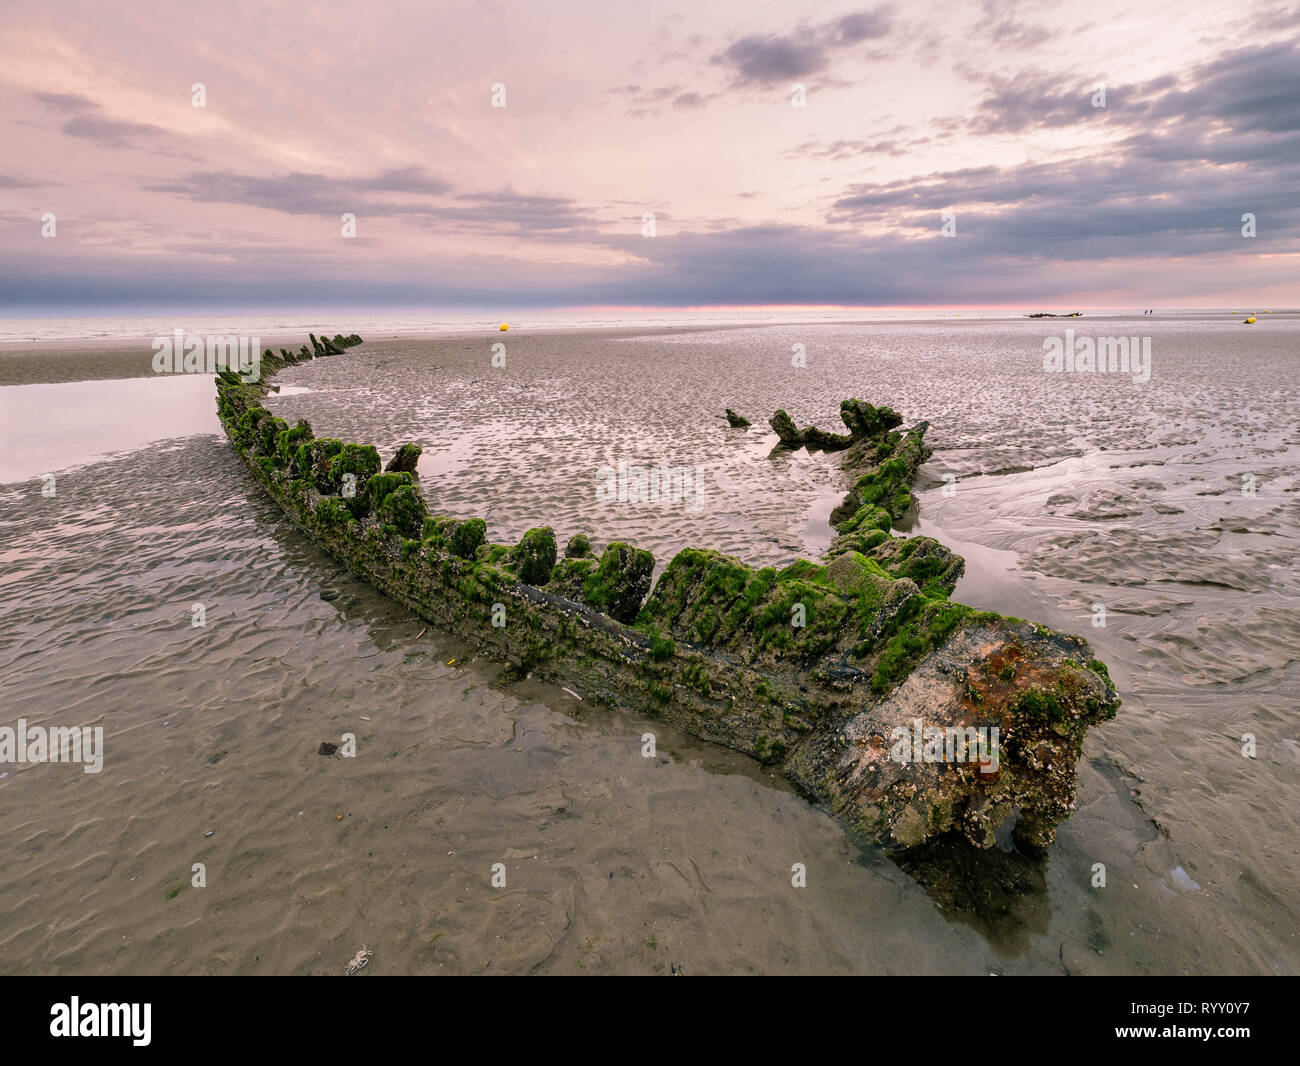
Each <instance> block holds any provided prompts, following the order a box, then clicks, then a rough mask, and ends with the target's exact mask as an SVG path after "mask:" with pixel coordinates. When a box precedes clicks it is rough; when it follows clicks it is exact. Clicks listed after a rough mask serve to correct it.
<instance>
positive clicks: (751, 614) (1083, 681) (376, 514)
mask: <svg viewBox="0 0 1300 1066" xmlns="http://www.w3.org/2000/svg"><path fill="white" fill-rule="evenodd" d="M313 340H314V338H313ZM348 342H349V343H359V340H354V339H353V338H348ZM340 350H341V349H340ZM286 354H287V353H286ZM318 354H320V355H333V354H338V353H337V352H331V351H325V350H321V351H319V352H318ZM293 361H297V360H296V359H295V360H293ZM287 362H288V361H287V360H283V359H280V358H278V357H275V356H273V355H271V353H270V352H267V353H266V355H265V356H264V358H263V366H262V374H263V377H262V382H261V383H258V384H247V383H244V382H242V381H241V380H240V379H239V378H238V377H236V376H235V375H234V374H232V373H226V374H223V375H221V376H219V377H218V380H217V390H218V412H219V414H220V416H221V420H222V424H223V426H224V427H225V430H226V433H227V436H228V437H229V438H230V440H231V443H232V445H233V447H234V449H235V450H236V452H237V453H238V454H240V455H241V456H242V457H243V459H244V460H245V461H246V463H247V465H248V468H249V470H250V471H251V472H252V474H253V476H254V477H255V478H256V479H257V480H258V481H259V482H260V484H261V485H262V487H263V488H264V489H265V491H266V492H267V494H268V495H269V496H270V497H271V498H272V499H273V500H275V502H276V503H277V504H278V505H279V506H280V507H281V508H282V510H283V511H284V512H285V514H286V515H287V516H288V517H289V518H290V519H291V520H292V521H293V522H294V523H295V524H296V525H297V526H298V527H299V528H301V529H302V530H303V531H304V532H305V533H306V534H307V535H308V536H309V537H310V538H311V539H312V540H313V541H315V542H316V543H317V544H319V545H320V546H321V547H322V548H323V549H324V550H326V551H327V552H329V554H331V555H332V556H334V557H335V558H336V559H338V560H339V561H340V562H342V563H344V564H346V565H347V566H348V567H349V568H350V569H351V570H353V571H354V572H355V573H357V574H358V575H359V576H361V577H362V578H363V579H365V580H366V581H368V582H370V583H371V584H373V585H375V586H376V587H378V588H379V589H381V590H383V591H384V592H385V593H387V594H388V595H389V596H390V597H392V598H393V599H395V600H397V601H398V602H400V603H402V604H404V605H405V606H407V607H408V608H410V609H411V610H412V611H414V612H415V613H416V614H418V615H420V616H421V617H422V618H425V619H427V620H428V621H429V622H431V623H432V624H434V625H435V626H438V627H439V628H442V629H445V630H447V631H449V632H453V633H455V634H457V635H458V636H460V637H462V638H464V639H467V640H468V641H470V642H472V643H473V644H475V645H476V646H477V647H479V648H480V649H481V650H482V651H483V652H484V653H485V654H487V655H489V656H491V657H493V658H496V659H498V660H501V661H503V662H506V663H508V664H510V665H511V666H512V667H513V668H514V669H515V670H517V671H519V672H521V673H532V674H534V675H535V676H538V677H541V678H544V679H546V680H549V681H552V682H554V683H556V684H558V685H562V686H564V687H566V688H569V689H572V690H575V691H577V692H578V693H580V694H581V696H582V698H583V699H584V700H586V701H588V702H592V703H596V704H599V705H604V706H607V707H615V708H623V709H628V710H632V711H636V712H639V713H641V714H643V715H645V716H647V717H650V718H655V719H660V720H663V721H667V722H670V723H672V724H673V725H675V726H677V727H679V728H681V729H683V730H685V731H687V732H689V733H691V734H693V735H695V736H697V737H700V738H702V739H704V740H708V741H711V742H714V743H718V744H722V745H725V746H727V747H729V748H733V749H735V750H737V751H740V752H744V753H746V754H748V755H751V756H753V757H755V758H757V759H760V760H762V761H763V762H765V763H768V764H770V765H772V766H774V767H776V768H777V769H779V771H780V772H781V773H782V774H783V775H784V776H786V777H787V778H788V779H789V780H790V781H792V782H793V783H794V784H795V785H796V786H797V787H798V788H799V789H800V790H801V791H802V792H803V793H804V794H806V795H807V796H809V797H810V798H811V799H813V800H814V801H816V802H818V803H819V804H821V805H823V806H824V807H826V808H827V809H829V810H830V811H832V812H834V813H835V814H836V815H837V816H839V817H840V818H842V819H843V820H844V821H845V822H846V823H847V824H849V825H850V826H852V827H853V828H854V829H855V830H857V831H859V832H861V833H863V834H865V835H867V836H869V837H871V838H872V839H874V840H876V841H878V842H880V843H881V844H883V845H885V846H887V847H895V848H908V847H912V846H915V845H918V844H921V843H923V842H925V841H927V840H930V839H931V838H934V837H936V836H938V835H941V834H944V833H950V832H959V833H961V834H962V835H963V836H965V837H966V838H967V839H968V840H970V841H971V842H972V843H973V844H975V845H977V846H978V847H982V848H987V847H991V846H992V845H993V844H994V832H995V830H996V829H997V828H998V827H999V825H1001V824H1002V823H1003V822H1005V821H1006V820H1007V819H1008V818H1010V817H1012V816H1013V815H1014V816H1016V817H1017V821H1016V823H1015V836H1016V839H1017V841H1018V842H1019V843H1021V844H1022V845H1023V846H1025V847H1026V848H1028V849H1035V850H1037V849H1042V848H1044V847H1046V846H1047V845H1048V844H1050V843H1051V841H1052V839H1053V838H1054V835H1055V830H1056V826H1057V825H1058V824H1059V823H1060V821H1062V820H1063V819H1064V818H1065V817H1067V816H1068V814H1069V812H1070V811H1071V810H1072V809H1073V801H1074V790H1075V782H1076V776H1075V774H1076V765H1077V762H1078V759H1079V756H1080V753H1081V750H1082V743H1083V738H1084V735H1085V733H1086V730H1087V728H1088V726H1089V725H1091V724H1094V723H1096V722H1099V721H1101V720H1104V719H1106V718H1109V717H1113V716H1114V714H1115V711H1116V709H1117V707H1118V706H1119V700H1118V698H1117V696H1116V694H1115V690H1114V688H1113V686H1112V685H1111V683H1110V680H1109V677H1108V676H1107V674H1106V670H1105V667H1104V666H1102V665H1101V664H1100V663H1098V662H1096V661H1095V660H1094V659H1093V658H1092V656H1091V653H1090V651H1089V649H1088V646H1087V644H1086V643H1085V642H1084V641H1083V640H1082V639H1080V638H1078V637H1072V636H1067V635H1064V634H1060V633H1056V632H1053V631H1051V630H1048V629H1046V628H1044V627H1042V626H1035V625H1032V624H1030V623H1028V622H1025V621H1023V620H1020V619H1012V618H1006V617H1003V616H1000V615H997V614H993V613H990V612H984V611H976V610H973V609H971V608H969V607H965V606H962V605H959V604H953V603H950V602H949V601H948V599H947V596H948V594H949V593H950V592H951V590H952V587H953V585H954V584H955V582H956V580H957V577H958V576H960V573H961V567H962V562H961V559H960V558H959V557H957V556H955V555H953V554H952V553H951V552H949V551H948V550H947V549H946V548H944V547H943V546H942V545H940V544H938V543H937V542H936V541H933V540H931V539H929V538H920V537H918V538H907V539H902V538H897V537H893V536H892V535H891V534H890V533H889V528H890V525H891V523H892V522H893V521H894V520H896V519H897V518H898V517H900V516H901V511H903V510H906V509H907V508H908V507H910V506H911V502H912V501H911V496H910V486H911V484H912V481H913V480H914V478H915V475H916V468H917V467H918V466H919V464H920V463H921V462H923V461H924V459H925V458H926V456H928V454H929V453H928V450H927V449H926V448H925V447H924V444H923V440H922V438H923V435H924V432H925V424H924V423H921V424H920V425H919V426H917V427H913V429H912V430H910V431H908V432H906V433H900V432H896V431H895V430H894V428H893V427H894V426H895V425H897V424H898V421H899V420H898V419H897V416H895V415H893V412H891V411H889V409H888V408H879V409H877V408H872V407H871V406H870V405H866V404H859V403H858V402H857V401H846V405H845V411H844V420H845V423H846V425H847V426H848V427H849V429H850V434H849V436H848V437H847V438H845V439H844V440H843V441H842V442H841V441H837V442H836V444H837V446H840V447H845V448H847V451H846V459H845V462H846V466H847V467H848V468H849V469H851V470H853V471H854V472H855V473H856V474H857V475H858V476H857V478H856V480H855V482H854V486H853V488H852V490H851V491H850V494H849V497H848V498H847V499H846V501H845V505H844V507H843V508H841V510H842V511H845V510H846V509H847V511H848V512H851V513H848V514H847V517H846V516H845V515H841V517H840V520H839V522H838V526H837V528H838V530H839V532H840V536H839V537H837V538H836V541H835V542H834V544H833V545H832V547H831V550H830V553H829V554H828V557H827V559H826V561H824V562H823V563H820V564H818V563H813V562H811V561H808V560H800V561H798V562H796V563H794V564H793V565H792V566H789V567H786V568H784V569H782V570H777V569H775V568H771V567H767V568H759V569H756V568H753V567H749V566H747V565H746V564H744V563H743V562H741V561H740V560H738V559H735V558H733V557H730V556H726V555H723V554H721V553H719V552H713V551H707V550H698V549H687V550H684V551H682V552H679V553H678V554H677V555H676V556H675V557H674V558H673V559H672V560H671V562H670V563H669V564H668V567H667V569H666V570H665V571H664V573H663V574H662V575H661V576H660V578H659V580H658V582H657V583H656V584H655V585H654V588H653V590H651V589H650V574H651V572H652V570H653V558H652V557H651V556H650V555H649V553H648V552H644V551H638V550H637V549H635V548H632V547H631V546H629V545H626V544H618V543H616V544H611V545H609V546H608V547H607V548H606V549H605V551H604V552H603V553H602V554H600V555H599V556H597V555H595V554H593V553H592V552H591V551H590V547H589V545H588V543H587V541H586V538H585V537H575V538H574V539H573V540H572V541H570V543H569V547H568V550H567V552H566V554H565V557H564V558H557V552H556V547H555V541H554V535H553V533H552V532H551V530H550V529H549V528H542V529H535V530H530V531H529V532H528V533H527V534H525V536H524V538H523V539H522V540H521V541H520V543H519V544H518V545H513V546H510V545H499V544H491V543H489V542H488V541H487V540H486V524H485V523H484V522H483V521H482V520H478V519H470V520H457V519H450V518H443V517H439V516H434V515H429V514H428V509H427V503H426V501H425V496H424V495H423V494H421V493H420V492H419V491H418V489H417V488H416V487H415V486H416V482H415V475H414V474H413V473H412V471H413V468H414V458H415V456H413V455H412V451H415V455H416V456H418V450H416V449H413V446H410V445H404V446H403V448H402V449H401V451H400V452H399V457H398V461H397V462H396V463H390V464H389V469H388V471H385V472H382V473H381V471H380V459H379V455H378V453H377V451H375V449H374V448H372V447H369V446H361V445H344V444H343V443H342V442H338V441H333V440H330V439H318V438H316V437H315V436H314V435H313V434H312V431H311V428H310V426H308V425H307V424H306V423H304V422H300V423H299V424H298V425H297V426H295V427H289V426H288V425H287V424H286V423H285V422H283V421H282V420H280V419H277V418H275V417H274V416H273V415H272V414H271V413H270V412H269V411H267V410H266V408H265V407H264V406H263V405H262V402H261V401H262V398H263V396H264V393H265V391H266V389H267V388H268V386H267V385H266V380H267V377H268V376H269V374H271V373H274V372H275V371H276V370H278V369H280V368H281V367H282V366H284V365H287ZM395 467H396V468H395ZM647 594H648V595H647ZM927 729H928V730H931V731H937V732H938V733H940V734H941V735H942V734H944V733H945V731H947V733H949V734H950V733H953V732H957V735H958V737H961V736H963V735H965V736H973V735H974V734H971V733H969V732H968V731H969V730H976V731H979V730H989V731H991V730H994V729H996V730H997V732H996V734H993V735H994V736H996V738H997V747H996V749H995V751H994V752H993V757H992V758H990V753H989V750H988V748H987V745H986V746H985V747H984V748H982V749H976V751H972V750H971V749H970V748H969V747H963V746H962V745H961V744H960V743H959V744H958V745H957V746H955V747H954V746H953V745H952V744H951V743H950V744H949V747H948V750H947V751H944V750H942V747H940V749H939V751H938V755H939V756H940V757H938V758H931V757H930V756H931V755H934V754H936V752H935V750H934V748H935V746H934V745H933V744H931V745H930V747H929V748H926V747H925V746H924V745H923V744H922V743H921V741H922V739H923V731H924V730H927ZM984 735H986V736H987V735H988V734H984ZM903 736H906V737H907V738H908V740H909V745H908V746H907V747H908V748H909V751H910V754H905V755H904V757H901V758H900V757H899V745H900V744H901V743H902V741H901V739H900V738H901V737H903ZM931 736H933V732H932V733H931ZM913 738H915V740H916V741H917V743H916V744H915V745H910V741H911V740H912V739H913Z"/></svg>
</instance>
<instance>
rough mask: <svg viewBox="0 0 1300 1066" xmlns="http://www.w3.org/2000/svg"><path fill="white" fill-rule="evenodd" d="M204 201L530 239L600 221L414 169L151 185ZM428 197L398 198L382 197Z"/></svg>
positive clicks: (558, 204)
mask: <svg viewBox="0 0 1300 1066" xmlns="http://www.w3.org/2000/svg"><path fill="white" fill-rule="evenodd" d="M146 190H147V191H149V192H160V193H171V194H173V195H176V196H182V197H185V198H187V199H190V200H195V201H198V202H202V203H227V204H246V205H248V206H251V207H260V208H264V209H266V210H269V211H279V212H281V213H283V214H288V215H320V216H327V217H328V216H332V217H335V218H337V217H339V216H340V215H341V214H342V213H344V212H350V213H352V214H354V215H356V216H357V217H358V218H362V217H366V216H369V217H383V218H397V217H403V218H409V219H412V220H415V221H421V220H425V221H430V222H436V223H437V224H438V225H439V228H440V229H442V230H445V231H449V232H462V233H494V232H495V233H511V234H513V235H515V236H520V237H524V238H528V239H534V240H541V239H544V238H546V239H557V238H558V237H559V236H560V235H561V234H563V233H565V232H566V231H573V232H579V231H580V232H583V233H588V232H590V233H594V231H595V227H598V226H600V225H602V222H601V220H599V219H598V218H596V217H595V216H593V215H591V214H588V213H587V212H585V211H583V210H581V209H580V208H579V206H578V205H577V204H576V203H575V202H574V201H573V200H570V199H567V198H565V197H561V196H537V195H529V194H525V193H517V192H515V191H514V190H513V189H504V190H498V191H487V192H461V193H455V194H454V195H452V194H453V186H452V185H451V184H450V183H449V182H446V181H444V180H442V179H441V178H438V177H435V176H434V175H431V174H429V173H427V172H426V171H425V170H424V169H423V168H422V167H417V166H410V167H403V168H400V169H390V170H384V171H380V172H379V173H378V174H375V175H373V176H371V177H352V178H341V177H334V176H332V175H326V174H318V173H311V172H304V171H295V172H293V173H289V174H282V175H277V176H262V175H257V174H237V173H234V172H232V171H211V172H209V171H198V172H195V173H192V174H190V175H188V176H187V177H185V178H183V179H180V180H178V181H168V182H161V183H158V184H155V185H149V186H146ZM389 193H403V194H408V195H409V194H414V195H419V196H422V197H425V199H421V200H414V201H413V200H402V201H393V200H389V199H383V198H380V197H377V196H376V195H375V194H381V196H382V195H383V194H389Z"/></svg>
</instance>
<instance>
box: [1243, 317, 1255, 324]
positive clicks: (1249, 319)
mask: <svg viewBox="0 0 1300 1066" xmlns="http://www.w3.org/2000/svg"><path fill="white" fill-rule="evenodd" d="M1254 321H1255V316H1254V315H1251V316H1250V317H1249V318H1248V319H1246V320H1245V321H1244V322H1243V323H1242V325H1243V326H1249V325H1250V324H1251V323H1252V322H1254Z"/></svg>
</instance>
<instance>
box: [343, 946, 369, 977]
mask: <svg viewBox="0 0 1300 1066" xmlns="http://www.w3.org/2000/svg"><path fill="white" fill-rule="evenodd" d="M373 954H374V952H373V951H367V950H366V946H365V944H362V945H361V950H360V951H358V952H357V953H356V954H355V955H353V956H352V958H350V959H348V964H347V966H346V967H345V968H344V971H343V976H344V977H351V976H352V975H353V974H354V973H356V972H357V971H358V970H360V969H361V968H362V967H363V966H365V964H366V963H368V962H369V961H370V957H371V956H372V955H373Z"/></svg>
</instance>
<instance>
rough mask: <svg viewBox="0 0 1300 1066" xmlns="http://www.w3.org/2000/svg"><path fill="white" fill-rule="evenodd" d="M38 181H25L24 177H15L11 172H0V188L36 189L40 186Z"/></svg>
mask: <svg viewBox="0 0 1300 1066" xmlns="http://www.w3.org/2000/svg"><path fill="white" fill-rule="evenodd" d="M41 184H42V183H41V182H39V181H27V180H26V179H24V178H15V177H14V176H13V175H12V174H0V189H36V188H39V187H40V186H41Z"/></svg>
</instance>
